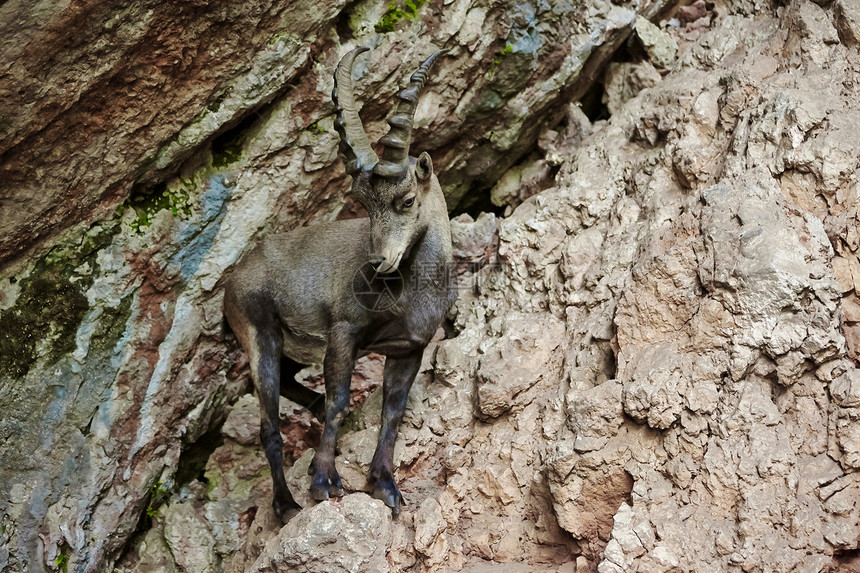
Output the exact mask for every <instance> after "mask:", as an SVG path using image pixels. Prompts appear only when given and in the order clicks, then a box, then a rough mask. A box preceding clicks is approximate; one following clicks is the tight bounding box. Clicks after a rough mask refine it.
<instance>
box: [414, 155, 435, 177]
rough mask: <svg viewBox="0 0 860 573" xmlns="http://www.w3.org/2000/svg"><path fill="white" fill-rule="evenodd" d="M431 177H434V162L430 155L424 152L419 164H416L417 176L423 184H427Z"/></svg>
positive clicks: (419, 157) (420, 156) (419, 158)
mask: <svg viewBox="0 0 860 573" xmlns="http://www.w3.org/2000/svg"><path fill="white" fill-rule="evenodd" d="M431 175H433V160H432V159H430V154H429V153H427V152H426V151H424V152H423V153H421V155H419V156H418V162H417V163H416V164H415V176H416V177H418V181H420V182H421V183H426V182H427V181H429V180H430V176H431Z"/></svg>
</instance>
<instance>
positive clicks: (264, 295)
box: [224, 48, 456, 520]
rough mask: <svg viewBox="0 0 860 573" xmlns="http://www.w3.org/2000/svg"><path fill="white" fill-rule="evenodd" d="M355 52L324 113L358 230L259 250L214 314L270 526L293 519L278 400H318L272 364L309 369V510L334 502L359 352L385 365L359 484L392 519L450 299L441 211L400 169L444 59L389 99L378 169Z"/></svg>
mask: <svg viewBox="0 0 860 573" xmlns="http://www.w3.org/2000/svg"><path fill="white" fill-rule="evenodd" d="M364 51H367V48H356V49H355V50H352V51H351V52H349V53H348V54H347V55H346V56H344V57H343V59H342V60H341V61H340V63H339V64H338V66H337V70H336V71H335V84H334V92H333V93H332V99H333V101H334V103H335V108H336V110H337V119H336V121H335V128H336V130H337V132H338V134H339V135H340V139H341V143H340V147H341V152H342V153H343V155H344V156H345V158H346V162H345V163H346V171H347V173H349V174H350V175H352V178H353V181H352V194H353V195H354V196H355V197H356V198H357V199H358V200H359V201H360V202H361V204H362V205H363V206H364V207H365V209H366V210H367V212H368V214H369V216H370V217H369V218H365V219H352V220H345V221H335V222H329V223H324V224H318V225H312V226H309V227H304V228H299V229H296V230H293V231H291V232H288V233H285V234H278V235H270V236H267V237H265V238H264V239H262V240H261V241H260V242H259V243H258V244H257V245H256V246H255V247H254V248H253V249H252V250H251V251H250V252H249V253H248V254H247V256H245V257H244V259H243V260H242V261H241V262H240V263H239V265H238V266H237V267H236V269H235V270H234V271H233V272H232V273H231V274H230V276H229V277H228V278H227V280H226V292H225V296H224V312H225V315H226V317H227V320H228V322H229V324H230V327H231V328H232V330H233V331H234V332H235V334H236V337H237V338H238V340H239V342H240V343H241V345H242V347H243V348H244V349H245V351H246V352H247V353H248V355H249V359H250V365H251V375H252V377H253V380H254V384H255V387H256V391H257V393H258V395H259V400H260V411H261V420H262V421H261V427H260V439H261V441H262V443H263V447H264V449H265V452H266V458H267V459H268V462H269V466H270V467H271V470H272V480H273V483H274V501H273V503H272V505H273V507H274V509H275V512H276V513H277V515H278V516H279V517H280V518H281V519H282V520H286V519H287V518H288V516H287V513H288V512H290V511H291V510H296V509H299V505H298V504H297V503H296V502H295V500H294V499H293V496H292V494H291V493H290V490H289V489H288V488H287V483H286V480H285V478H284V470H283V460H282V454H281V448H282V441H281V435H280V433H279V431H278V395H279V393H280V394H284V395H287V396H289V397H292V398H294V399H296V400H297V401H299V402H300V403H304V405H306V406H310V405H311V402H312V401H313V399H314V397H319V394H317V393H315V392H313V391H312V390H310V389H308V388H305V387H304V386H302V385H301V384H299V383H298V382H296V381H295V380H290V379H287V378H288V377H286V376H285V378H284V380H281V372H280V359H281V354H282V353H283V354H284V355H286V356H287V357H289V358H291V359H292V360H294V361H296V362H298V363H302V364H311V363H319V362H322V363H323V373H324V376H325V426H324V429H323V434H322V438H321V441H320V445H319V448H318V449H317V450H316V455H315V456H314V459H313V462H312V463H311V467H310V470H309V473H310V474H311V475H312V476H313V480H312V482H311V495H312V496H313V498H314V499H317V500H324V499H328V498H329V496H333V497H337V496H341V495H343V487H342V485H341V480H340V476H338V473H337V471H336V469H335V446H336V442H337V434H338V429H339V428H340V426H341V423H342V422H343V419H344V417H345V416H346V415H347V414H348V413H349V398H350V394H349V387H350V379H351V376H352V370H353V366H354V363H355V360H356V358H357V357H358V355H359V353H362V352H366V351H373V352H378V353H380V354H383V355H385V357H386V359H385V369H384V374H383V407H382V427H381V428H380V432H379V442H378V444H377V447H376V453H375V454H374V456H373V461H372V462H371V465H370V472H369V475H368V484H369V485H370V486H371V487H372V488H373V495H374V496H375V497H377V498H379V499H381V500H382V501H384V502H385V503H386V504H387V505H388V506H389V507H391V508H392V511H393V513H394V515H395V516H396V515H397V514H399V512H400V505H401V503H402V502H403V497H402V496H401V494H400V491H399V490H398V489H397V485H396V484H395V482H394V468H393V460H392V457H393V450H394V441H395V438H396V436H397V427H398V425H399V424H400V420H401V418H402V417H403V411H404V409H405V408H406V398H407V395H408V393H409V389H410V388H411V386H412V382H413V380H414V379H415V376H416V374H417V373H418V369H419V367H420V365H421V357H422V355H423V354H424V348H425V347H426V346H427V344H428V342H429V341H430V339H431V338H432V337H433V335H434V333H435V332H436V330H437V329H438V327H439V325H440V323H441V321H442V317H443V315H444V314H445V312H447V310H448V308H449V307H450V305H451V303H452V302H453V299H454V297H455V296H456V294H455V293H456V290H455V285H454V284H453V281H452V280H449V277H451V275H450V274H449V269H450V263H451V230H450V227H449V224H448V210H447V207H446V205H445V197H444V196H443V194H442V189H441V187H440V186H439V181H438V180H437V179H436V175H434V173H433V163H432V161H431V159H430V156H429V155H428V154H427V153H426V152H424V153H422V154H421V155H419V156H418V158H417V159H416V158H413V157H410V156H409V144H410V139H411V133H412V122H413V116H414V114H415V108H416V105H417V103H418V97H419V95H420V94H421V91H422V89H423V88H424V83H425V81H426V79H427V73H428V71H429V70H430V67H431V66H432V65H433V62H434V61H435V60H436V58H437V57H438V56H439V55H440V54H441V53H443V52H444V50H441V51H439V52H436V53H434V54H433V55H431V56H430V57H429V58H427V59H426V60H425V61H424V63H422V64H421V67H420V68H419V69H418V70H417V71H416V72H415V73H414V74H413V75H412V77H411V78H410V81H409V85H408V86H407V87H406V88H405V89H404V90H403V91H402V92H400V95H399V102H398V104H397V107H396V109H395V111H394V113H393V114H392V116H391V118H390V119H389V120H388V123H389V125H390V130H389V132H388V134H387V135H385V136H383V137H382V138H381V139H380V144H381V145H382V146H383V151H382V158H381V159H380V158H378V157H377V155H376V153H375V152H374V151H373V149H372V148H371V146H370V142H369V140H368V137H367V134H366V133H365V131H364V127H363V126H362V123H361V120H360V119H359V116H358V110H357V109H356V103H355V98H354V97H353V85H352V67H353V62H354V60H355V58H356V56H358V55H359V54H360V53H362V52H364Z"/></svg>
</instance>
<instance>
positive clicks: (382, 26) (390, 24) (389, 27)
mask: <svg viewBox="0 0 860 573" xmlns="http://www.w3.org/2000/svg"><path fill="white" fill-rule="evenodd" d="M427 2H428V0H406V1H405V2H404V3H403V6H399V5H398V4H395V3H393V2H392V3H391V4H389V5H388V10H386V11H385V14H383V15H382V18H380V19H379V22H377V23H376V25H375V26H374V27H373V29H374V30H375V31H376V33H377V34H385V33H387V32H393V31H394V28H395V26H397V23H398V22H400V21H401V20H403V19H406V20H414V19H415V17H416V16H418V10H419V9H420V8H421V6H423V5H424V4H426V3H427Z"/></svg>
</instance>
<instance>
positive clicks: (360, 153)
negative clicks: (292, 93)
mask: <svg viewBox="0 0 860 573" xmlns="http://www.w3.org/2000/svg"><path fill="white" fill-rule="evenodd" d="M365 51H367V48H356V49H354V50H352V51H351V52H349V53H348V54H347V55H346V56H344V57H343V59H342V60H341V61H340V63H339V64H338V66H337V70H336V71H335V76H334V77H335V82H334V92H333V93H332V100H333V101H334V104H335V107H336V109H337V119H336V121H335V128H336V129H337V132H338V133H339V134H340V141H341V145H340V147H341V152H342V153H343V155H344V156H345V158H346V171H347V173H349V174H350V175H352V178H353V182H352V193H353V195H354V196H355V197H356V198H357V199H358V200H359V201H360V202H361V204H362V205H363V206H364V208H365V209H366V210H367V212H368V214H369V215H370V235H371V236H370V240H371V248H370V253H371V254H370V263H371V264H373V266H374V267H375V268H376V270H377V271H378V272H381V273H390V272H393V271H395V270H396V269H397V267H398V266H399V265H400V262H401V261H402V260H403V259H404V257H405V256H407V255H408V252H409V249H410V248H411V247H412V245H413V244H414V243H415V241H416V240H417V239H418V238H419V237H420V236H421V235H422V234H423V233H424V231H426V229H427V225H428V224H429V222H430V221H431V220H432V217H433V216H434V215H436V216H438V215H439V214H438V213H430V212H428V209H429V207H427V206H426V203H428V202H427V201H425V199H426V198H427V197H428V195H429V194H430V193H433V192H437V191H438V192H439V194H441V189H440V188H439V182H438V180H437V179H436V176H435V175H434V174H433V161H432V160H431V159H430V155H429V154H427V152H424V153H422V154H421V155H419V156H418V158H417V159H416V158H414V157H410V156H409V144H410V141H411V137H412V121H413V116H414V115H415V108H416V106H417V104H418V98H419V96H420V95H421V91H422V90H423V88H424V83H425V82H426V81H427V72H428V71H429V70H430V67H431V66H432V65H433V62H435V61H436V58H438V57H439V56H440V55H441V54H443V53H445V52H446V51H447V50H440V51H438V52H435V53H434V54H432V55H431V56H430V57H429V58H427V59H426V60H424V63H422V64H421V67H419V68H418V70H417V71H416V72H415V73H414V74H412V77H411V78H410V79H409V85H408V86H407V87H406V88H405V89H404V90H403V91H401V92H400V95H399V101H398V102H397V107H396V108H395V110H394V113H393V114H392V115H391V117H390V118H389V119H388V124H389V125H390V126H391V128H390V130H389V132H388V133H387V134H386V135H385V136H383V137H382V138H381V139H380V140H379V142H380V144H382V146H383V151H382V158H381V159H380V158H379V157H377V155H376V153H375V152H374V151H373V148H372V147H371V146H370V141H369V140H368V138H367V134H366V133H365V131H364V126H363V125H362V123H361V119H360V118H359V116H358V110H357V109H356V105H355V98H354V96H353V88H352V64H353V62H354V61H355V58H356V56H358V55H359V54H361V53H362V52H365ZM444 216H445V218H446V220H447V214H444Z"/></svg>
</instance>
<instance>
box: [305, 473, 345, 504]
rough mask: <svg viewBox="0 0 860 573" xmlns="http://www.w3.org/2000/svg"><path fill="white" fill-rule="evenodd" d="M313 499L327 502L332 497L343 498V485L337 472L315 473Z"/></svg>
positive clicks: (312, 485) (312, 490) (312, 484)
mask: <svg viewBox="0 0 860 573" xmlns="http://www.w3.org/2000/svg"><path fill="white" fill-rule="evenodd" d="M311 497H312V498H314V499H315V500H317V501H325V500H327V499H329V498H330V497H343V484H342V483H341V481H340V476H339V475H338V474H337V472H336V471H333V470H332V471H331V472H330V473H326V472H324V471H320V472H315V473H314V479H313V481H311Z"/></svg>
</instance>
